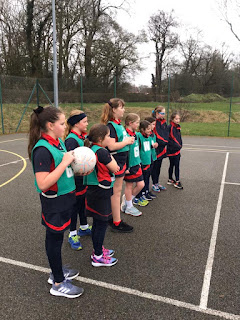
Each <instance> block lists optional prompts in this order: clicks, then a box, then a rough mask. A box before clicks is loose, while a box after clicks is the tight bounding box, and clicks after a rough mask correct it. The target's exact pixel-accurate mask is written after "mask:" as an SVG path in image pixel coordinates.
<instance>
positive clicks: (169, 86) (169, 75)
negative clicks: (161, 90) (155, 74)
mask: <svg viewBox="0 0 240 320" xmlns="http://www.w3.org/2000/svg"><path fill="white" fill-rule="evenodd" d="M169 107H170V73H169V74H168V107H167V124H168V119H169Z"/></svg>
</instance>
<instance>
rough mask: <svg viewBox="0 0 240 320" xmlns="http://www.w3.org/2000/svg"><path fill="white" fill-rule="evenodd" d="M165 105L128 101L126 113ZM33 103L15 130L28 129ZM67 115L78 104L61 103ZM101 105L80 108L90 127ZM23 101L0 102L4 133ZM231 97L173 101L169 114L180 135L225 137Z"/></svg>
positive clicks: (238, 120) (239, 122)
mask: <svg viewBox="0 0 240 320" xmlns="http://www.w3.org/2000/svg"><path fill="white" fill-rule="evenodd" d="M159 104H161V105H164V106H165V107H166V110H167V109H168V103H158V102H129V103H128V102H127V103H126V114H127V113H129V112H135V113H137V114H139V116H140V117H141V119H144V118H145V117H146V116H150V115H151V112H152V110H153V109H154V108H155V107H156V106H157V105H159ZM35 107H36V106H35V105H33V104H31V105H29V106H28V108H27V109H26V110H25V114H24V116H23V119H22V121H21V125H20V126H19V129H18V132H27V131H28V125H29V117H30V114H31V112H32V110H33V109H34V108H35ZM60 107H61V108H62V109H63V110H64V112H65V114H66V116H68V115H69V113H70V111H71V110H73V109H80V108H81V105H80V103H68V104H60ZM102 107H103V105H102V104H97V103H93V104H90V103H86V104H84V106H83V110H84V111H85V112H86V113H87V115H88V118H89V127H90V126H91V125H92V124H93V123H97V122H99V121H100V116H101V112H102ZM24 109H25V105H23V104H3V120H4V133H6V134H9V133H15V131H16V129H17V127H18V124H19V121H20V119H21V117H22V114H23V112H24ZM229 109H230V100H229V99H224V100H220V101H214V102H205V103H203V102H196V103H195V102H189V103H186V102H184V103H174V102H171V104H170V106H169V114H170V113H171V112H172V111H173V110H178V111H179V112H180V114H181V117H182V120H183V121H182V122H181V126H182V134H183V135H199V136H220V137H226V136H227V134H228V118H229ZM1 133H2V121H1V123H0V134H1ZM229 136H230V137H240V97H236V98H233V100H232V113H231V124H230V135H229Z"/></svg>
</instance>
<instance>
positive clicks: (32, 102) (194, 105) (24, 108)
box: [0, 76, 240, 136]
mask: <svg viewBox="0 0 240 320" xmlns="http://www.w3.org/2000/svg"><path fill="white" fill-rule="evenodd" d="M236 87H237V88H236ZM234 88H235V90H234ZM141 89H142V91H141V92H140V91H139V88H135V87H130V86H127V85H126V84H121V85H120V84H118V83H117V79H116V78H113V79H112V81H110V82H109V83H106V82H105V81H104V79H99V78H98V79H96V78H92V79H88V80H86V79H85V78H84V77H79V78H78V79H75V80H69V79H59V103H60V106H61V107H63V108H64V107H71V106H72V107H74V108H81V109H84V108H85V105H89V104H91V105H97V104H98V103H100V106H101V105H103V104H104V103H105V102H106V101H108V100H109V99H110V98H112V97H116V96H118V97H120V98H123V99H124V100H125V101H126V102H127V106H131V107H132V108H134V107H141V113H142V110H143V109H144V108H146V110H147V109H148V111H147V112H151V109H149V108H154V107H155V106H157V105H159V104H161V105H164V106H165V108H166V111H167V120H168V121H169V115H170V113H171V112H172V111H173V110H178V111H179V113H180V115H181V121H183V122H188V123H193V124H195V123H196V124H197V123H204V122H212V123H214V124H216V123H224V125H225V129H224V130H225V131H224V136H231V135H232V136H240V126H239V135H236V134H235V133H233V134H231V132H232V131H231V126H232V125H234V126H235V127H236V125H238V124H240V98H239V102H238V98H237V97H238V96H240V94H239V92H237V91H239V89H238V86H237V85H236V79H235V82H234V76H233V77H232V79H231V83H230V88H228V90H229V92H230V95H229V96H227V97H226V96H225V97H223V96H220V95H218V94H213V93H209V94H204V95H201V94H199V93H196V92H194V93H191V94H188V95H186V96H181V94H180V93H179V90H177V89H176V88H175V83H174V79H172V78H171V77H170V76H168V78H166V79H165V80H164V81H163V86H162V91H161V92H162V93H161V94H159V93H157V92H158V90H157V88H156V87H155V88H150V87H149V88H141ZM236 89H237V90H236ZM197 91H198V90H197ZM199 91H200V89H199ZM188 93H189V92H188ZM53 97H54V92H53V81H52V79H34V78H27V77H26V78H22V77H13V76H0V105H1V124H0V133H2V134H4V133H12V132H18V131H26V130H27V129H26V128H27V124H26V122H27V121H28V119H29V116H30V113H31V112H32V109H33V107H34V106H36V105H49V104H53ZM135 110H136V111H135ZM139 110H140V109H131V110H130V111H131V112H140V111H139ZM207 114H208V119H207V116H206V115H207ZM221 116H222V118H221V119H220V117H221ZM204 117H205V118H204ZM214 117H215V118H214ZM99 118H100V116H99ZM94 119H96V116H95V117H94ZM23 121H24V122H25V125H24V126H23V125H22V122H23ZM234 130H235V132H236V128H235V129H234ZM190 133H191V132H190Z"/></svg>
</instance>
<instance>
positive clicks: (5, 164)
mask: <svg viewBox="0 0 240 320" xmlns="http://www.w3.org/2000/svg"><path fill="white" fill-rule="evenodd" d="M24 159H25V160H28V159H29V158H24ZM21 161H22V159H20V160H16V161H12V162H8V163H3V164H0V167H4V166H7V165H9V164H13V163H18V162H21Z"/></svg>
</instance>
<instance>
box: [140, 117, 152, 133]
mask: <svg viewBox="0 0 240 320" xmlns="http://www.w3.org/2000/svg"><path fill="white" fill-rule="evenodd" d="M150 124H151V123H150V122H149V121H147V120H142V121H141V122H140V125H139V131H140V132H144V131H145V130H146V129H147V128H148V127H149V126H150Z"/></svg>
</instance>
